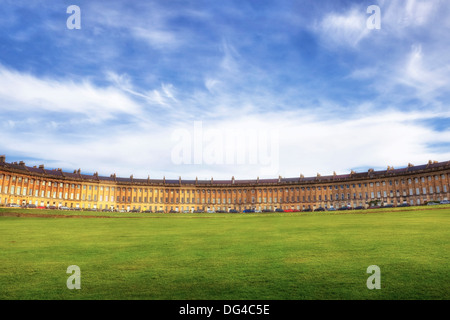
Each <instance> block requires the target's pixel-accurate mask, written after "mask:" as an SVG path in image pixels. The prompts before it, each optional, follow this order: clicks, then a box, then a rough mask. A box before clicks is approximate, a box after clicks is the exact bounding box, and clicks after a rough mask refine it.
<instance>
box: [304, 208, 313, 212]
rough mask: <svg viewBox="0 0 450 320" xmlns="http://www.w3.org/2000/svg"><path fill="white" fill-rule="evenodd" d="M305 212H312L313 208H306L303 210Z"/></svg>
mask: <svg viewBox="0 0 450 320" xmlns="http://www.w3.org/2000/svg"><path fill="white" fill-rule="evenodd" d="M302 211H303V212H312V209H311V208H306V209H305V210H302Z"/></svg>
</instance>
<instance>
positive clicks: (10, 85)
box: [0, 66, 141, 122]
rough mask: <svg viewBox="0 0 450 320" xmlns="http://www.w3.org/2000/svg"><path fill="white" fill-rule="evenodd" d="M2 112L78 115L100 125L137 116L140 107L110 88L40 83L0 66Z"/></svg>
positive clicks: (41, 81) (48, 80)
mask: <svg viewBox="0 0 450 320" xmlns="http://www.w3.org/2000/svg"><path fill="white" fill-rule="evenodd" d="M0 101H1V102H2V107H1V110H2V111H7V110H10V111H11V112H13V111H19V112H23V113H24V114H26V113H27V112H28V113H29V112H31V113H34V112H47V113H53V114H81V115H83V117H85V118H87V119H88V120H89V121H92V122H101V121H103V120H106V119H110V118H112V117H114V116H116V115H117V114H120V113H125V114H130V115H138V114H139V113H140V110H141V107H140V106H139V105H138V104H136V103H135V102H134V101H133V100H131V99H129V98H128V97H127V96H126V95H124V94H123V93H122V92H121V91H120V90H117V89H116V88H114V87H106V88H99V87H95V86H94V85H93V84H91V83H89V82H82V83H75V82H72V81H70V80H56V79H40V78H37V77H35V76H33V75H31V74H25V73H19V72H17V71H13V70H9V69H6V68H5V67H3V66H0Z"/></svg>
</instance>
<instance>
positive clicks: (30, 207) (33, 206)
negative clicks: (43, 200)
mask: <svg viewBox="0 0 450 320" xmlns="http://www.w3.org/2000/svg"><path fill="white" fill-rule="evenodd" d="M25 208H29V209H35V208H36V205H35V204H27V205H26V206H25Z"/></svg>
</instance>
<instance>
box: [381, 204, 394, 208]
mask: <svg viewBox="0 0 450 320" xmlns="http://www.w3.org/2000/svg"><path fill="white" fill-rule="evenodd" d="M393 207H394V205H393V204H385V205H384V206H383V208H393Z"/></svg>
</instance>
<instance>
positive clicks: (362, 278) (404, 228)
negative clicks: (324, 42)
mask: <svg viewBox="0 0 450 320" xmlns="http://www.w3.org/2000/svg"><path fill="white" fill-rule="evenodd" d="M439 207H440V208H403V210H395V211H392V209H391V210H390V211H380V210H374V211H361V212H358V213H356V212H355V213H347V212H344V213H339V212H336V213H321V212H320V213H308V214H302V213H281V214H280V213H271V214H267V213H263V214H126V213H122V214H117V213H116V214H108V216H109V217H117V218H90V219H87V218H42V217H6V216H0V266H1V268H0V299H2V300H5V299H155V300H156V299H165V300H172V299H196V300H197V299H214V300H215V299H220V300H229V299H248V300H250V299H274V300H278V299H288V300H290V299H449V298H450V276H449V265H450V237H449V230H450V228H449V227H450V208H448V206H447V208H442V207H441V206H439ZM424 209H428V210H424ZM431 209H432V210H431ZM4 212H26V213H39V214H55V213H59V214H68V213H67V212H59V211H41V210H18V209H6V208H3V209H0V214H2V213H4ZM71 214H85V215H89V216H94V215H96V214H97V215H102V216H106V214H103V213H71ZM70 265H77V266H79V267H80V269H81V289H80V290H69V289H68V288H67V286H66V281H67V278H68V277H69V276H70V274H67V273H66V269H67V267H68V266H70ZM370 265H377V266H379V267H380V269H381V289H380V290H369V289H368V288H367V286H366V280H367V278H368V277H369V276H370V274H367V273H366V269H367V267H368V266H370Z"/></svg>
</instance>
